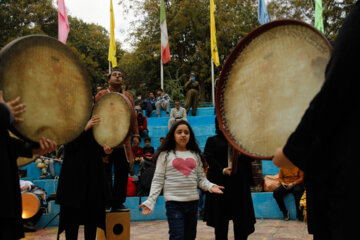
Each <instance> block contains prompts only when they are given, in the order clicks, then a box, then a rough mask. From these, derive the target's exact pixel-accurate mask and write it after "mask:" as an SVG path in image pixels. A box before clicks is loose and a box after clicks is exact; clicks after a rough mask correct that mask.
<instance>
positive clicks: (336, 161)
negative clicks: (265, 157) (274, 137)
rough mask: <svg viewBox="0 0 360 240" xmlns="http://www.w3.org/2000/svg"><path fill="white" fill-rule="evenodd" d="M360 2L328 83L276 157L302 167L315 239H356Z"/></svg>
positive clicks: (337, 46) (341, 37)
mask: <svg viewBox="0 0 360 240" xmlns="http://www.w3.org/2000/svg"><path fill="white" fill-rule="evenodd" d="M359 26H360V2H359V1H358V2H357V3H356V5H355V6H354V8H353V9H352V10H351V11H350V13H349V15H348V16H347V17H346V18H345V20H344V22H343V25H342V27H341V28H340V30H339V34H338V36H337V38H336V41H335V43H334V49H333V52H332V55H331V59H330V61H329V63H328V65H327V68H326V72H325V82H324V85H323V86H322V88H321V90H320V91H319V93H318V94H317V95H316V96H315V98H314V99H313V100H312V102H311V103H310V105H309V107H308V109H307V110H306V112H305V114H304V116H303V117H302V120H301V122H300V123H299V125H298V126H297V128H296V130H295V131H294V132H293V133H292V134H291V135H290V137H289V138H288V140H287V143H286V144H285V146H284V148H283V149H281V148H280V149H277V150H276V152H275V157H274V159H273V162H274V164H275V165H277V166H278V167H284V168H291V167H292V166H294V165H295V166H297V167H298V168H300V169H301V170H303V171H304V183H305V188H306V205H307V214H308V215H307V222H308V230H309V233H311V234H313V235H314V239H315V240H318V239H326V240H332V239H336V240H342V239H355V238H356V237H355V236H357V235H358V229H357V226H355V225H357V221H356V220H354V217H356V216H357V215H356V214H357V209H358V207H357V206H358V197H356V195H357V192H358V185H357V183H358V179H357V176H358V175H359V164H358V162H359V159H358V156H359V154H358V149H359V136H360V125H359V123H360V108H359V96H358V95H359V93H358V83H357V82H358V78H359V75H360V67H359V66H360V64H359V63H360V61H359V56H360V27H359Z"/></svg>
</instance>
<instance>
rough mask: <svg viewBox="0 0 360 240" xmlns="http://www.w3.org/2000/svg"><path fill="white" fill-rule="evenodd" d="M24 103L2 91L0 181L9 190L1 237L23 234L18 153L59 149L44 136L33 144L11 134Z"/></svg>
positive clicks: (0, 219)
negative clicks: (10, 98) (5, 97)
mask: <svg viewBox="0 0 360 240" xmlns="http://www.w3.org/2000/svg"><path fill="white" fill-rule="evenodd" d="M23 112H25V105H24V104H21V103H20V98H19V97H18V98H16V99H14V100H12V101H9V102H5V101H4V99H3V93H2V91H0V161H1V167H0V181H1V182H2V183H4V184H2V191H3V192H4V193H5V194H6V197H4V198H3V202H2V204H1V208H0V212H1V214H0V239H7V240H14V239H20V238H23V237H24V228H23V221H22V218H21V211H22V208H21V194H20V184H19V182H20V181H19V175H18V167H17V164H16V159H17V158H18V157H19V156H22V157H28V158H31V157H32V155H33V154H39V155H42V154H46V153H48V152H51V151H54V150H55V149H56V143H55V142H54V141H51V140H49V139H45V138H42V139H41V140H40V147H39V145H38V144H30V143H28V142H24V141H22V140H20V139H16V138H13V137H10V135H9V132H8V129H9V127H10V125H11V124H12V123H13V122H14V121H17V122H22V121H23V119H21V118H20V116H21V114H22V113H23Z"/></svg>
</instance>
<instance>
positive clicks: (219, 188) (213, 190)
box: [210, 185, 224, 194]
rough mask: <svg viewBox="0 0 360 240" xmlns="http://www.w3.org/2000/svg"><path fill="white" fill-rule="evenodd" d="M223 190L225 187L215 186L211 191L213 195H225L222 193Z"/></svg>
mask: <svg viewBox="0 0 360 240" xmlns="http://www.w3.org/2000/svg"><path fill="white" fill-rule="evenodd" d="M221 189H224V187H223V186H218V185H214V186H212V187H211V189H210V191H211V193H216V194H223V191H221Z"/></svg>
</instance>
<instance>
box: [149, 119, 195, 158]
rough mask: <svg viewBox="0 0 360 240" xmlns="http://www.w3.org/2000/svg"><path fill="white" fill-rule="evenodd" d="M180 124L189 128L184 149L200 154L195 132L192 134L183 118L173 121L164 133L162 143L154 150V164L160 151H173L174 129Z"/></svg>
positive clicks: (174, 146)
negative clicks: (188, 135)
mask: <svg viewBox="0 0 360 240" xmlns="http://www.w3.org/2000/svg"><path fill="white" fill-rule="evenodd" d="M180 125H186V126H187V127H188V128H189V132H190V139H189V142H188V143H187V144H186V149H187V150H189V151H192V152H195V153H197V154H199V155H201V150H200V148H199V146H198V144H197V141H196V138H195V134H194V132H193V130H192V128H191V127H190V124H189V123H188V122H187V121H185V120H180V121H178V122H175V123H174V125H173V126H172V127H171V128H170V130H169V132H168V133H167V134H166V137H165V139H164V142H163V144H162V145H161V146H160V147H159V148H158V150H157V151H156V154H155V157H154V164H155V165H156V161H157V159H158V157H159V155H160V153H161V152H164V151H166V152H168V153H169V152H170V151H173V152H175V148H176V142H175V138H174V136H175V130H176V129H177V127H178V126H180Z"/></svg>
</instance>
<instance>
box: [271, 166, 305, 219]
mask: <svg viewBox="0 0 360 240" xmlns="http://www.w3.org/2000/svg"><path fill="white" fill-rule="evenodd" d="M279 181H280V183H281V185H280V187H278V188H277V189H275V190H274V198H275V200H276V202H277V204H278V205H279V208H280V210H281V211H282V212H283V214H284V220H286V221H287V220H289V211H288V210H287V209H286V207H285V204H284V199H283V198H284V196H285V195H286V194H288V193H292V194H294V198H295V204H296V216H297V219H299V220H302V212H301V210H300V206H299V204H300V199H301V196H302V195H303V193H304V183H303V182H304V172H303V171H301V170H300V169H299V168H297V167H294V168H292V169H286V168H280V171H279Z"/></svg>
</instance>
